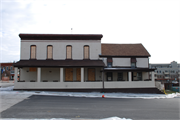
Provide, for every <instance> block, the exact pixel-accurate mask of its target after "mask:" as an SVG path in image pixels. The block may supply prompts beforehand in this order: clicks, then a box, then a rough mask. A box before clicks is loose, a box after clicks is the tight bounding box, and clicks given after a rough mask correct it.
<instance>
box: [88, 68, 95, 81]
mask: <svg viewBox="0 0 180 120" xmlns="http://www.w3.org/2000/svg"><path fill="white" fill-rule="evenodd" d="M88 80H89V81H95V69H94V68H89V69H88Z"/></svg>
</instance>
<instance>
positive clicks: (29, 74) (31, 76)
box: [20, 67, 37, 82]
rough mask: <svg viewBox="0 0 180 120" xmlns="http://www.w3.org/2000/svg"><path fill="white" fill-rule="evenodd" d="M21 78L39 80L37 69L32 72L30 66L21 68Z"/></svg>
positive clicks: (28, 80)
mask: <svg viewBox="0 0 180 120" xmlns="http://www.w3.org/2000/svg"><path fill="white" fill-rule="evenodd" d="M20 80H25V81H26V82H30V80H35V81H36V80H37V71H34V72H30V71H29V68H28V67H24V68H20Z"/></svg>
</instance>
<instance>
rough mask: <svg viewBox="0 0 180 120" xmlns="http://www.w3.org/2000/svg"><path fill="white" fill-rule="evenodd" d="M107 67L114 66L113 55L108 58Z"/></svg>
mask: <svg viewBox="0 0 180 120" xmlns="http://www.w3.org/2000/svg"><path fill="white" fill-rule="evenodd" d="M107 67H108V68H111V67H112V58H111V57H108V58H107Z"/></svg>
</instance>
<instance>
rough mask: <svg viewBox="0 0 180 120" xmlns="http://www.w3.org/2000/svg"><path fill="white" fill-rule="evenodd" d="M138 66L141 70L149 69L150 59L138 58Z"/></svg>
mask: <svg viewBox="0 0 180 120" xmlns="http://www.w3.org/2000/svg"><path fill="white" fill-rule="evenodd" d="M136 60H137V63H136V66H137V67H139V68H148V64H149V60H148V58H136Z"/></svg>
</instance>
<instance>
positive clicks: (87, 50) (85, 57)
mask: <svg viewBox="0 0 180 120" xmlns="http://www.w3.org/2000/svg"><path fill="white" fill-rule="evenodd" d="M84 59H89V46H88V45H85V46H84Z"/></svg>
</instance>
